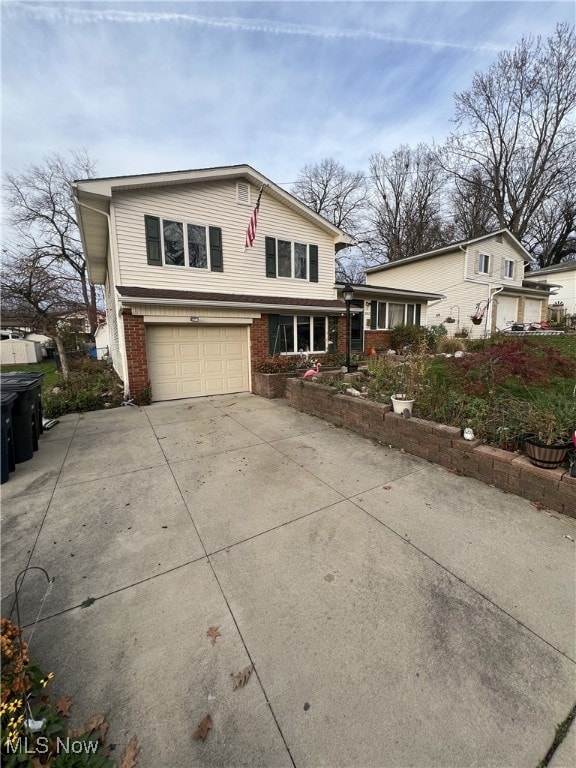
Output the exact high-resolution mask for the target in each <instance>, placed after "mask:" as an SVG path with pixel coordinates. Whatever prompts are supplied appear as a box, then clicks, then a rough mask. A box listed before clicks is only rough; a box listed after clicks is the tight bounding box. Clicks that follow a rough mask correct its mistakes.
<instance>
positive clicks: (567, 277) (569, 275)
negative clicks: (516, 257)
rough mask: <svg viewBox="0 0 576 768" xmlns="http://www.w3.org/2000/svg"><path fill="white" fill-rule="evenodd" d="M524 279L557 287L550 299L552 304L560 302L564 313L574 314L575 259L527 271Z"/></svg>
mask: <svg viewBox="0 0 576 768" xmlns="http://www.w3.org/2000/svg"><path fill="white" fill-rule="evenodd" d="M524 279H525V280H527V281H528V282H529V283H530V284H534V283H535V284H547V285H548V286H549V287H554V288H557V289H558V290H557V291H556V293H555V294H554V296H553V298H552V300H551V303H552V306H553V307H554V306H558V302H561V303H562V305H563V310H564V313H565V314H566V315H569V316H575V315H576V259H572V260H571V261H563V262H562V263H560V264H554V266H552V267H545V268H544V269H539V270H537V271H536V272H527V273H526V274H525V275H524Z"/></svg>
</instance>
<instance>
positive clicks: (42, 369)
mask: <svg viewBox="0 0 576 768" xmlns="http://www.w3.org/2000/svg"><path fill="white" fill-rule="evenodd" d="M10 371H26V372H31V373H43V374H44V379H43V381H42V389H44V390H47V389H52V387H55V386H56V376H57V371H56V363H55V362H54V360H46V361H45V362H43V363H27V364H25V365H1V366H0V373H9V372H10Z"/></svg>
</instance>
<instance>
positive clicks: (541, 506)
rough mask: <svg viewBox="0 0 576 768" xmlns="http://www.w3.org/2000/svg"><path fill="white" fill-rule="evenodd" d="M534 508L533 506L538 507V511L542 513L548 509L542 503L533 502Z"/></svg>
mask: <svg viewBox="0 0 576 768" xmlns="http://www.w3.org/2000/svg"><path fill="white" fill-rule="evenodd" d="M532 506H533V507H536V509H538V510H540V511H542V510H543V509H546V507H545V506H544V504H542V503H541V502H540V501H533V502H532Z"/></svg>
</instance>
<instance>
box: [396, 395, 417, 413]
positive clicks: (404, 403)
mask: <svg viewBox="0 0 576 768" xmlns="http://www.w3.org/2000/svg"><path fill="white" fill-rule="evenodd" d="M390 400H392V409H393V411H394V413H399V414H400V415H402V414H403V413H404V411H405V410H406V409H408V410H409V411H410V413H412V408H413V407H414V402H415V401H414V400H409V399H408V398H407V397H406V395H402V394H397V395H392V396H391V397H390Z"/></svg>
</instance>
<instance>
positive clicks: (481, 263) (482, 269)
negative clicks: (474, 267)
mask: <svg viewBox="0 0 576 768" xmlns="http://www.w3.org/2000/svg"><path fill="white" fill-rule="evenodd" d="M478 272H479V273H480V274H481V275H489V274H490V256H489V255H488V254H487V253H479V254H478Z"/></svg>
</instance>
